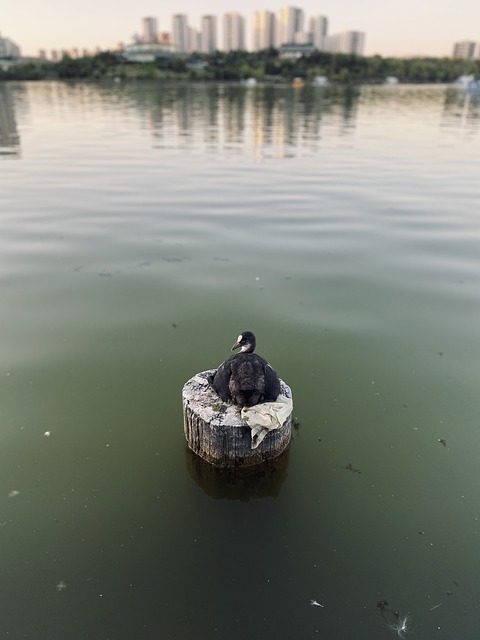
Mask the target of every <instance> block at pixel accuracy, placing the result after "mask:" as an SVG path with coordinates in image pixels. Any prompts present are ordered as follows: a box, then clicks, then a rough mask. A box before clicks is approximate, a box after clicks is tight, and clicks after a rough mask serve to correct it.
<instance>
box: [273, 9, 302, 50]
mask: <svg viewBox="0 0 480 640" xmlns="http://www.w3.org/2000/svg"><path fill="white" fill-rule="evenodd" d="M304 20H305V14H304V12H303V9H298V8H297V7H282V8H281V9H280V11H279V14H278V38H277V44H278V46H280V45H282V44H289V43H292V42H295V39H296V38H297V39H299V36H296V34H299V33H301V32H302V31H303V23H304Z"/></svg>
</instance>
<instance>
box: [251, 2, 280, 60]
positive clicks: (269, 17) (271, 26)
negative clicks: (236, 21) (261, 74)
mask: <svg viewBox="0 0 480 640" xmlns="http://www.w3.org/2000/svg"><path fill="white" fill-rule="evenodd" d="M276 35H277V19H276V15H275V14H274V13H272V12H271V11H255V13H254V14H253V34H252V36H253V39H252V47H253V50H254V51H261V50H262V49H269V48H270V47H275V45H276V43H277V42H276V40H277V38H276Z"/></svg>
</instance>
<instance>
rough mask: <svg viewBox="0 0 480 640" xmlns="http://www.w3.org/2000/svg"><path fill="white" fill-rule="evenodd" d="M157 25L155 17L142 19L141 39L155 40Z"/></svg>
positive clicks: (145, 40)
mask: <svg viewBox="0 0 480 640" xmlns="http://www.w3.org/2000/svg"><path fill="white" fill-rule="evenodd" d="M157 34H158V26H157V19H156V18H152V17H147V18H143V20H142V41H143V42H157Z"/></svg>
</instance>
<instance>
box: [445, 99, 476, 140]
mask: <svg viewBox="0 0 480 640" xmlns="http://www.w3.org/2000/svg"><path fill="white" fill-rule="evenodd" d="M479 123H480V95H479V94H472V93H469V92H468V91H462V90H460V89H453V88H452V89H449V90H448V91H447V92H446V93H445V102H444V109H443V116H442V128H443V129H444V131H446V132H453V133H454V134H455V135H458V133H461V134H464V135H466V136H467V137H473V136H475V135H476V134H477V133H478V128H479V127H478V125H479Z"/></svg>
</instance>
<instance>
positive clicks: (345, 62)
mask: <svg viewBox="0 0 480 640" xmlns="http://www.w3.org/2000/svg"><path fill="white" fill-rule="evenodd" d="M465 74H473V75H475V76H477V77H478V76H480V61H478V60H477V61H465V60H457V59H453V58H409V59H405V58H384V57H382V56H379V55H375V56H357V55H346V54H332V53H325V52H322V51H315V52H313V53H312V54H309V55H306V56H301V57H300V58H281V57H280V56H279V52H278V50H276V49H266V50H264V51H258V52H247V51H230V52H224V51H216V52H215V53H212V54H208V55H207V54H192V55H190V56H175V57H164V58H160V59H158V60H157V61H156V62H155V63H151V64H138V63H137V64H135V63H128V62H126V61H125V59H124V58H123V57H122V56H121V55H120V54H118V53H112V52H102V53H98V54H96V55H94V56H86V57H82V58H72V57H70V56H68V55H64V56H63V57H62V59H61V60H60V61H58V62H48V61H42V60H39V61H35V62H29V63H26V64H19V65H15V66H11V67H10V68H8V69H5V70H1V69H0V80H51V79H60V80H74V79H75V80H78V79H88V80H104V79H112V78H121V79H127V80H128V79H132V80H150V79H169V80H202V81H214V80H216V81H219V80H220V81H234V80H245V79H246V78H255V79H256V80H258V81H265V82H289V81H291V80H292V79H293V78H295V77H299V78H303V79H305V80H307V81H308V80H311V79H313V78H314V77H315V76H325V77H327V78H328V79H329V80H330V81H332V82H338V83H341V84H356V83H382V82H384V80H385V78H387V77H388V76H395V77H397V78H398V79H399V81H400V82H413V83H421V82H451V81H453V80H455V79H456V78H457V77H458V76H460V75H465Z"/></svg>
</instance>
